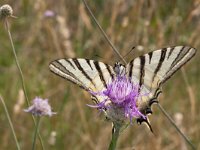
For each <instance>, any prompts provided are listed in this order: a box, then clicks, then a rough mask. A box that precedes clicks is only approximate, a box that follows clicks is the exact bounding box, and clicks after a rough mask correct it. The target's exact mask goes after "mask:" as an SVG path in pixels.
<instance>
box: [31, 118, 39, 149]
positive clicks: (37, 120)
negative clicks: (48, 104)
mask: <svg viewBox="0 0 200 150" xmlns="http://www.w3.org/2000/svg"><path fill="white" fill-rule="evenodd" d="M39 125H40V116H37V118H36V126H35V132H34V137H33V144H32V150H35V143H36V139H37V138H36V137H37V134H38V129H39Z"/></svg>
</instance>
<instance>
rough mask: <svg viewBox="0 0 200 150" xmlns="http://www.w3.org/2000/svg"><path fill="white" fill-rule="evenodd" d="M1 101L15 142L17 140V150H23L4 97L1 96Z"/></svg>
mask: <svg viewBox="0 0 200 150" xmlns="http://www.w3.org/2000/svg"><path fill="white" fill-rule="evenodd" d="M0 100H1V102H2V104H3V108H4V111H5V113H6V117H7V118H8V122H9V125H10V128H11V131H12V134H13V137H14V140H15V143H16V146H17V150H21V148H20V146H19V142H18V140H17V136H16V134H15V130H14V127H13V124H12V121H11V119H10V115H9V113H8V109H7V106H6V104H5V102H4V99H3V97H2V96H1V95H0Z"/></svg>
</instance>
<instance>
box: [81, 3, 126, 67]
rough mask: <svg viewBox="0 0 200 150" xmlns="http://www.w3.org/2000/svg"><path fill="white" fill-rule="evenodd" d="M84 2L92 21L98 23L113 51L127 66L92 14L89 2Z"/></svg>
mask: <svg viewBox="0 0 200 150" xmlns="http://www.w3.org/2000/svg"><path fill="white" fill-rule="evenodd" d="M82 1H83V4H84V5H85V7H86V9H87V10H88V12H89V13H90V15H91V16H92V19H93V20H94V22H95V23H96V25H97V26H98V28H99V29H100V31H101V33H102V34H103V36H104V38H105V39H106V41H107V42H108V44H109V45H110V46H111V47H112V49H113V51H114V52H115V54H116V55H117V56H119V58H120V59H121V60H122V61H123V62H124V63H125V64H126V61H125V59H124V58H123V57H122V55H121V54H120V53H119V51H118V50H117V48H116V47H115V46H114V45H113V43H112V42H111V41H110V39H109V38H108V36H107V34H106V33H105V32H104V30H103V29H102V27H101V25H100V24H99V22H98V21H97V19H96V18H95V16H94V14H93V13H92V11H91V9H90V7H89V6H88V4H87V2H86V1H85V0H82Z"/></svg>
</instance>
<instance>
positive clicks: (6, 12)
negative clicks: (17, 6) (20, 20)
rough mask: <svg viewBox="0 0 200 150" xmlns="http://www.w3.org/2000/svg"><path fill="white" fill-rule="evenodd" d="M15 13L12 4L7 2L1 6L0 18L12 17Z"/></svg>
mask: <svg viewBox="0 0 200 150" xmlns="http://www.w3.org/2000/svg"><path fill="white" fill-rule="evenodd" d="M12 15H13V9H12V7H11V6H10V5H8V4H5V5H3V6H1V7H0V18H1V19H4V18H6V17H11V16H12Z"/></svg>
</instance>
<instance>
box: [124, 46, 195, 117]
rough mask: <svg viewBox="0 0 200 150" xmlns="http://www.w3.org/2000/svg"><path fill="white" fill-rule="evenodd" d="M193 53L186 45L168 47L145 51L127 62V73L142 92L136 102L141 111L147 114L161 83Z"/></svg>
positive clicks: (159, 91)
mask: <svg viewBox="0 0 200 150" xmlns="http://www.w3.org/2000/svg"><path fill="white" fill-rule="evenodd" d="M195 53H196V50H195V49H194V48H191V47H188V46H176V47H169V48H163V49H160V50H156V51H152V52H150V53H147V54H145V55H143V56H140V57H138V58H136V59H134V60H132V61H131V62H130V63H129V64H127V70H128V73H127V75H128V76H129V77H131V79H132V80H133V81H134V80H135V81H137V82H138V84H139V85H140V87H141V93H143V94H144V96H142V98H141V99H142V100H141V101H139V104H138V106H139V107H140V110H141V111H143V113H145V114H147V113H148V112H146V111H147V110H148V108H150V106H151V104H152V103H153V102H155V101H156V102H157V97H158V95H159V94H160V93H161V89H160V88H161V85H162V84H163V83H164V82H165V81H166V80H167V79H169V78H170V77H171V76H172V75H173V74H174V73H175V72H176V71H177V70H179V69H180V68H181V67H182V66H183V65H184V64H185V63H186V62H188V61H189V60H190V59H191V58H192V57H193V56H194V55H195ZM145 93H149V94H146V95H145Z"/></svg>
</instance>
